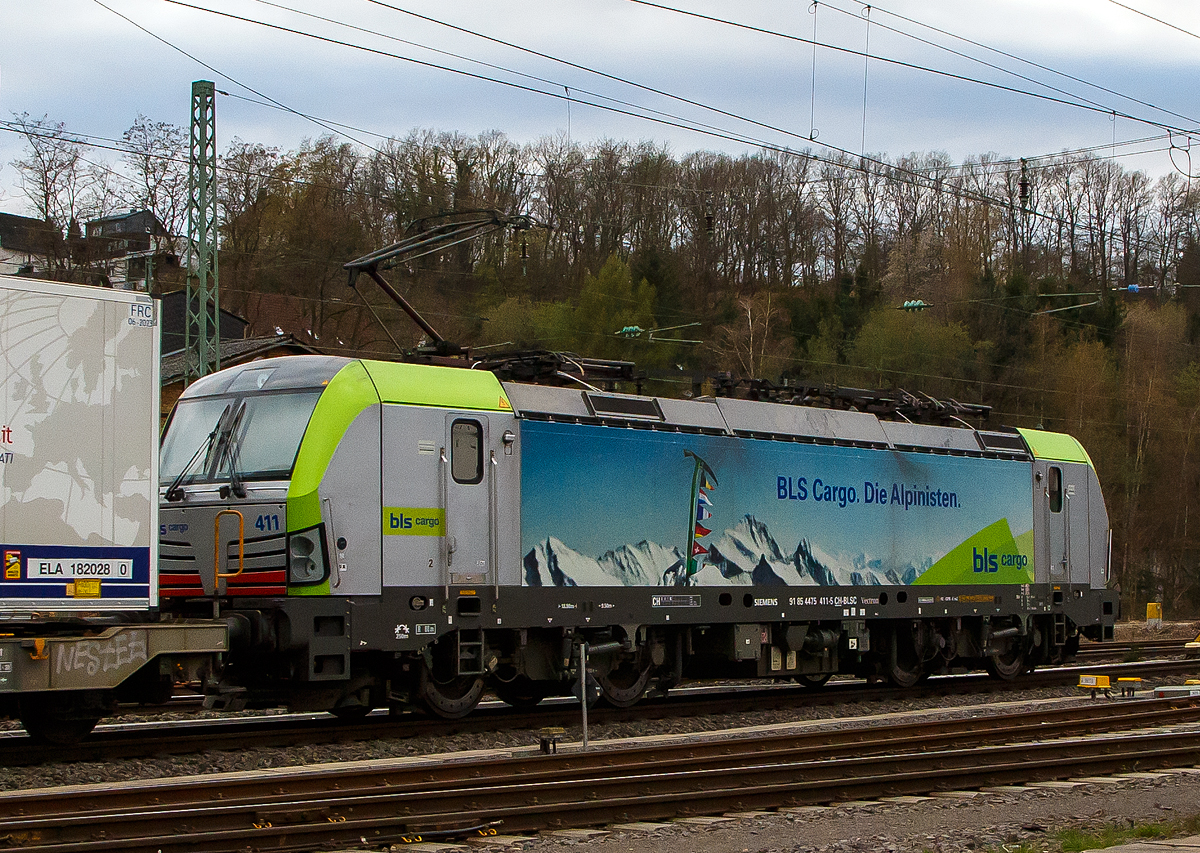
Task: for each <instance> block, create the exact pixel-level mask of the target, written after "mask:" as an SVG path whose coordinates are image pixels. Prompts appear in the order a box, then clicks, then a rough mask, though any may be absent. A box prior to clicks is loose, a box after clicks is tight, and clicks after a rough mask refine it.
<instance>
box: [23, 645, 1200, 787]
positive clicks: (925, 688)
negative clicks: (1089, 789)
mask: <svg viewBox="0 0 1200 853" xmlns="http://www.w3.org/2000/svg"><path fill="white" fill-rule="evenodd" d="M1100 671H1102V672H1104V673H1107V674H1110V675H1112V676H1113V678H1114V683H1115V678H1116V676H1117V675H1138V676H1142V677H1147V678H1149V677H1155V676H1162V677H1170V676H1172V675H1176V674H1179V673H1189V672H1200V662H1197V661H1195V660H1191V661H1187V660H1184V661H1158V662H1139V663H1125V664H1107V665H1103V666H1085V667H1066V668H1058V669H1045V670H1038V671H1036V672H1034V673H1031V674H1029V675H1026V676H1023V677H1022V678H1021V679H1019V680H1018V681H1016V682H999V681H994V680H992V679H989V678H987V677H986V676H984V675H982V674H970V675H959V676H946V677H935V678H931V679H929V680H928V681H926V682H925V683H923V684H921V685H919V686H918V687H915V688H911V689H909V690H905V691H898V690H896V689H895V688H892V687H886V686H879V685H871V684H867V683H865V682H861V681H836V682H831V683H829V684H827V685H825V687H824V688H822V689H820V690H811V689H807V688H803V687H800V686H798V685H794V684H778V685H770V686H764V685H757V686H745V685H742V686H729V685H722V686H719V687H693V688H681V689H679V690H676V691H672V692H671V694H669V695H668V696H667V697H664V698H661V699H652V700H646V701H643V702H641V703H639V704H638V705H637V706H635V707H633V708H627V709H616V708H607V707H596V708H594V709H592V710H591V711H590V712H589V716H590V719H591V722H592V723H594V724H604V723H620V722H630V721H636V720H657V719H676V718H680V717H699V716H717V715H721V714H744V713H748V712H751V711H777V710H791V709H796V708H799V707H817V706H827V705H838V704H844V703H848V702H862V703H872V702H894V701H896V700H898V699H906V700H907V699H915V698H923V697H941V696H953V695H969V694H979V693H993V694H996V695H997V696H1003V695H1004V694H1007V693H1011V692H1012V691H1013V690H1023V689H1036V688H1047V687H1056V686H1063V685H1073V684H1076V683H1078V678H1079V675H1080V673H1084V672H1100ZM578 722H579V705H578V703H577V702H576V701H575V700H572V699H561V700H553V699H552V700H547V701H545V702H543V704H542V705H540V706H538V707H537V708H533V709H529V710H521V711H518V710H516V709H512V708H509V707H508V706H505V705H502V704H501V703H499V702H493V703H489V704H487V705H485V706H482V707H481V708H480V709H478V710H477V711H476V712H475V713H474V714H472V715H471V716H469V717H467V718H465V719H462V720H455V721H446V720H442V719H437V718H430V717H425V716H422V715H420V714H415V713H406V714H400V715H394V716H388V715H386V714H384V713H380V714H376V715H372V716H369V717H366V718H363V719H360V720H354V721H347V720H339V719H336V718H334V717H332V716H330V715H328V714H273V715H264V716H255V717H229V718H223V719H183V720H179V719H175V720H154V721H152V722H139V723H113V724H107V725H102V726H99V727H98V728H97V729H96V731H95V732H93V734H92V735H91V736H89V737H88V738H87V739H86V740H85V741H84V742H82V743H79V744H75V745H72V746H52V745H46V744H40V743H38V742H36V741H33V740H31V739H30V738H28V737H27V736H25V735H24V733H23V732H21V731H19V730H15V731H11V732H7V733H3V734H2V735H0V766H2V767H18V766H25V765H31V764H47V763H63V762H75V761H116V760H121V759H131V758H145V757H151V756H160V755H172V754H173V755H182V754H191V753H197V752H205V751H208V750H226V751H235V750H244V749H253V748H270V747H276V748H281V747H290V746H296V745H298V744H308V745H311V744H321V743H325V744H329V743H353V742H361V741H371V740H379V739H407V738H414V737H421V736H424V735H437V736H445V735H452V734H462V733H470V732H493V731H499V730H506V731H521V730H535V729H539V728H542V727H545V726H564V727H569V726H575V725H577V724H578ZM530 737H531V740H532V738H533V736H532V735H531V736H530Z"/></svg>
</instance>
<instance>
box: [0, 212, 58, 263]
mask: <svg viewBox="0 0 1200 853" xmlns="http://www.w3.org/2000/svg"><path fill="white" fill-rule="evenodd" d="M55 239H60V235H59V234H58V233H57V231H55V229H54V226H52V225H51V224H50V223H49V222H46V221H45V220H43V219H33V218H31V217H28V216H17V215H16V214H12V213H0V248H2V249H8V250H9V251H12V252H25V253H28V254H31V255H47V254H49V253H50V249H51V247H52V246H53V245H54V241H55Z"/></svg>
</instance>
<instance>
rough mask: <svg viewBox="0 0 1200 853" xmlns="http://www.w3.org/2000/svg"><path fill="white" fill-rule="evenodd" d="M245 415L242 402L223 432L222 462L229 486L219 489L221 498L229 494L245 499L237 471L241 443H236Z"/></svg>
mask: <svg viewBox="0 0 1200 853" xmlns="http://www.w3.org/2000/svg"><path fill="white" fill-rule="evenodd" d="M245 415H246V401H245V400H242V402H241V404H240V405H239V406H238V408H237V411H236V412H234V414H233V416H232V417H231V418H230V419H229V428H228V430H226V432H225V444H224V448H223V449H224V451H225V452H224V461H225V462H226V463H227V464H228V465H229V485H228V486H223V487H222V488H221V497H223V498H227V497H229V495H230V493H231V492H232V493H233V496H234V497H237V498H244V497H246V487H245V486H243V485H242V478H241V475H240V474H239V473H238V469H239V468H241V467H242V460H241V446H242V445H241V442H240V441H238V436H237V431H238V427H240V426H241V424H242V418H243V417H245ZM220 469H221V465H220V463H219V462H218V463H217V470H218V471H219V470H220Z"/></svg>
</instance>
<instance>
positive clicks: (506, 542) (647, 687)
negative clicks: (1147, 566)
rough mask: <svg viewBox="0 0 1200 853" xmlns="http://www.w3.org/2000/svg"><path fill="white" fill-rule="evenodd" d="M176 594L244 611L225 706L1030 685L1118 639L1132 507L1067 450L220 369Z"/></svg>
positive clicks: (700, 405) (188, 451)
mask: <svg viewBox="0 0 1200 853" xmlns="http://www.w3.org/2000/svg"><path fill="white" fill-rule="evenodd" d="M160 476H161V478H162V482H161V487H160V524H161V528H160V543H159V546H160V563H161V571H160V600H161V602H162V606H163V608H164V610H167V611H169V612H173V613H176V614H181V615H191V616H217V617H218V618H221V619H223V620H225V622H226V624H227V625H228V626H229V638H230V649H229V651H228V653H226V654H225V655H223V656H222V657H221V661H220V665H219V666H218V667H216V668H214V671H213V673H212V675H211V677H210V680H209V683H208V684H207V685H206V692H207V694H208V702H209V704H210V706H211V707H223V708H236V707H246V706H267V705H276V704H286V705H287V706H289V707H291V708H294V709H309V710H314V709H320V710H330V711H333V712H334V713H337V714H340V715H354V714H360V713H365V712H366V711H367V710H369V709H370V708H372V707H382V706H393V707H395V706H408V705H419V706H423V707H424V708H426V709H428V710H429V711H431V712H432V713H434V714H437V715H440V716H443V717H448V718H453V717H457V716H461V715H463V714H466V713H468V712H469V711H470V710H471V709H472V708H473V707H474V706H475V705H476V704H477V703H478V702H479V700H480V697H481V696H482V695H483V693H484V691H485V690H487V689H490V690H492V691H494V692H495V693H496V695H498V696H499V697H500V698H501V699H504V700H505V701H507V702H509V703H510V704H514V705H530V704H535V703H537V702H538V701H540V700H541V699H542V698H544V697H545V696H547V695H553V694H563V693H567V692H569V691H570V690H571V689H572V687H573V683H574V681H575V680H576V679H577V678H578V676H579V672H578V669H579V664H578V662H579V656H580V655H579V652H580V648H581V646H582V644H584V643H586V644H588V646H589V647H591V648H592V649H598V650H600V651H602V652H603V653H600V654H592V655H591V656H590V657H589V661H590V664H591V668H592V669H593V671H594V674H595V678H596V682H597V683H598V685H599V689H600V692H601V695H602V696H603V697H604V698H605V700H607V701H608V702H610V703H612V704H615V705H618V706H627V705H632V704H633V703H634V702H636V701H638V699H639V698H641V697H642V696H643V695H644V694H646V693H647V692H648V691H658V692H660V693H661V692H662V691H665V690H668V689H670V688H671V687H672V686H673V685H674V684H676V683H677V682H679V681H680V680H681V679H683V678H685V677H688V676H689V675H694V674H700V675H703V676H707V677H712V676H715V675H721V676H727V677H759V678H772V677H773V678H789V679H796V680H798V681H800V682H801V683H804V684H806V685H810V686H819V685H821V684H823V683H824V682H825V681H826V680H827V679H828V678H829V677H830V676H832V675H834V674H838V673H843V674H852V675H856V676H860V677H866V678H871V679H886V680H888V681H891V682H892V683H894V684H896V685H898V686H902V687H903V686H911V685H913V684H916V683H917V682H918V681H920V680H921V679H923V678H925V677H926V676H928V675H929V674H931V673H934V672H944V671H951V670H958V669H970V668H981V669H987V670H988V671H989V672H990V673H991V674H992V675H994V676H996V677H999V678H1005V679H1008V678H1014V677H1016V676H1017V675H1019V674H1020V673H1022V672H1024V671H1026V670H1029V669H1031V668H1033V667H1034V666H1036V665H1038V664H1045V663H1054V662H1061V661H1064V660H1068V659H1070V658H1071V656H1072V655H1073V654H1074V652H1075V651H1076V649H1077V647H1078V643H1079V640H1080V637H1081V636H1087V637H1091V638H1094V639H1104V638H1108V637H1111V635H1112V626H1113V623H1114V620H1115V619H1116V617H1117V612H1116V611H1117V597H1116V594H1115V592H1113V591H1110V590H1108V589H1107V580H1108V562H1109V552H1110V547H1111V546H1110V539H1109V527H1108V516H1107V513H1106V511H1105V507H1104V500H1103V496H1102V495H1101V492H1100V486H1099V482H1098V480H1097V478H1096V473H1095V469H1094V467H1093V465H1092V463H1091V461H1090V459H1089V458H1088V455H1087V453H1086V451H1085V450H1084V449H1083V448H1082V447H1081V446H1080V445H1079V443H1078V442H1077V441H1075V440H1074V439H1073V438H1071V437H1070V436H1067V435H1062V434H1058V433H1051V432H1044V431H1038V430H1023V429H1022V430H999V429H997V430H984V429H975V428H970V427H967V426H965V425H964V426H959V427H948V426H934V425H923V424H913V423H905V422H897V421H887V420H881V419H880V418H879V417H877V416H876V415H874V414H870V413H867V412H862V411H844V410H830V409H816V408H809V407H804V406H794V405H784V404H775V403H765V402H755V401H749V400H740V399H732V398H715V399H713V398H696V399H690V400H679V399H668V398H660V397H651V396H642V395H628V394H616V393H607V392H603V391H599V390H597V389H594V388H578V389H574V388H565V387H544V386H535V385H525V384H518V383H508V382H501V381H500V380H498V379H497V378H496V377H495V376H494V375H493V374H491V373H489V372H487V371H483V370H470V369H465V368H453V367H440V366H431V365H421V364H405V363H389V362H379V361H369V360H362V359H350V358H343V357H335V356H315V355H314V356H292V357H286V358H280V359H269V360H264V361H256V362H252V363H250V364H247V365H244V366H239V367H234V368H229V369H227V370H223V371H220V372H218V373H215V374H213V375H210V376H207V377H205V378H203V379H201V380H199V381H197V382H195V383H194V384H192V385H191V386H190V387H189V388H188V389H187V391H186V392H185V393H184V394H183V396H182V397H181V398H180V399H179V401H178V403H177V405H176V407H175V409H174V411H173V413H172V415H171V418H170V421H169V423H168V425H167V427H166V430H165V433H164V436H163V442H162V454H161V462H160Z"/></svg>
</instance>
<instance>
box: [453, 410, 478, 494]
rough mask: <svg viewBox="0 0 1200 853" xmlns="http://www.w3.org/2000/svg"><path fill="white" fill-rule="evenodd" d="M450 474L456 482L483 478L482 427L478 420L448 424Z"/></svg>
mask: <svg viewBox="0 0 1200 853" xmlns="http://www.w3.org/2000/svg"><path fill="white" fill-rule="evenodd" d="M450 474H451V476H453V477H454V482H456V483H478V482H481V481H482V480H483V427H481V426H480V424H479V421H468V420H459V421H455V422H454V423H452V424H451V425H450Z"/></svg>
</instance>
